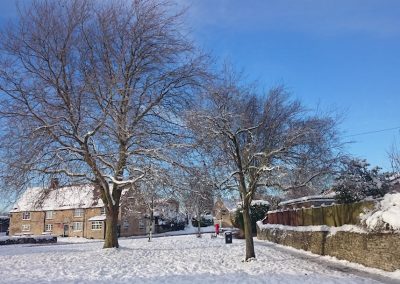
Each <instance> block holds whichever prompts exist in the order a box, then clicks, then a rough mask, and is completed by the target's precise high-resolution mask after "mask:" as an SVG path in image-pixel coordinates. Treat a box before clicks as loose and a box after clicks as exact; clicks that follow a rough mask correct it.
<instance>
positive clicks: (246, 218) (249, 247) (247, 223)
mask: <svg viewBox="0 0 400 284" xmlns="http://www.w3.org/2000/svg"><path fill="white" fill-rule="evenodd" d="M243 225H244V237H245V239H246V258H245V260H248V259H250V258H252V257H254V258H255V257H256V254H255V252H254V242H253V233H252V231H251V220H250V210H249V206H248V205H244V206H243Z"/></svg>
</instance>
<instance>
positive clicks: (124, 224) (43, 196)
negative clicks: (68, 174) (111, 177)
mask: <svg viewBox="0 0 400 284" xmlns="http://www.w3.org/2000/svg"><path fill="white" fill-rule="evenodd" d="M135 201H136V200H135V198H133V197H129V195H128V194H126V195H123V196H122V197H121V207H120V213H119V218H118V219H119V222H118V223H119V224H118V228H119V234H120V236H124V237H127V236H135V235H145V234H147V233H148V231H149V229H150V227H149V224H150V219H149V215H150V214H149V208H148V207H147V206H145V205H144V204H137V202H135ZM172 203H173V202H172V201H171V202H169V203H167V204H172ZM174 206H175V207H176V203H175V205H174ZM177 206H178V207H179V203H178V205H177ZM158 210H159V211H160V212H163V210H162V209H158ZM164 211H165V210H164ZM176 211H177V209H176ZM105 221H106V214H105V208H104V204H103V202H102V200H101V198H100V192H99V191H98V190H96V188H95V187H94V185H76V186H66V187H58V186H50V187H49V188H38V187H36V188H29V189H28V190H27V191H26V192H25V193H24V194H23V195H22V196H21V198H20V199H19V200H18V201H17V203H16V204H15V205H14V207H13V209H12V210H11V211H10V235H24V234H25V235H31V234H32V235H40V234H54V235H58V236H70V237H71V236H76V237H85V238H94V239H102V238H104V237H105V231H106V222H105ZM153 232H154V229H153Z"/></svg>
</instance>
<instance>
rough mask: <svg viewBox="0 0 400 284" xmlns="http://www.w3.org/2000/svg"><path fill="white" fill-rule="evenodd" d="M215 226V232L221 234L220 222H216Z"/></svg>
mask: <svg viewBox="0 0 400 284" xmlns="http://www.w3.org/2000/svg"><path fill="white" fill-rule="evenodd" d="M214 227H215V234H216V235H219V224H215V225H214Z"/></svg>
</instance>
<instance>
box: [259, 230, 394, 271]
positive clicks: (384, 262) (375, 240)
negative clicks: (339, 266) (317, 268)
mask: <svg viewBox="0 0 400 284" xmlns="http://www.w3.org/2000/svg"><path fill="white" fill-rule="evenodd" d="M257 238H258V239H260V240H268V241H271V242H274V243H277V244H281V245H285V246H291V247H294V248H297V249H302V250H306V251H310V252H312V253H315V254H320V255H329V256H334V257H336V258H338V259H344V260H348V261H351V262H356V263H360V264H363V265H365V266H369V267H375V268H379V269H383V270H386V271H395V270H397V269H400V234H392V233H369V234H366V233H354V232H345V231H339V232H337V233H336V234H331V235H330V234H329V232H327V231H317V232H310V231H293V230H284V229H278V228H262V229H260V228H257Z"/></svg>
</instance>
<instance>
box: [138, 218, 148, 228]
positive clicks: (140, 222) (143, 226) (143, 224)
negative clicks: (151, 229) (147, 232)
mask: <svg viewBox="0 0 400 284" xmlns="http://www.w3.org/2000/svg"><path fill="white" fill-rule="evenodd" d="M145 228H146V224H145V222H144V220H143V219H140V220H139V229H140V230H144V229H145Z"/></svg>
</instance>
